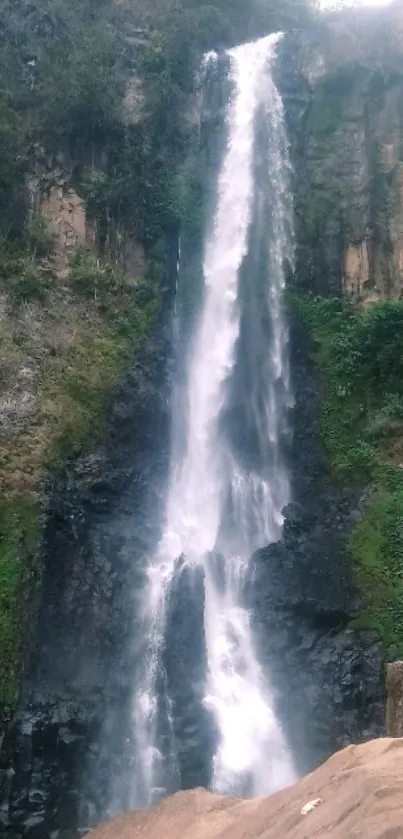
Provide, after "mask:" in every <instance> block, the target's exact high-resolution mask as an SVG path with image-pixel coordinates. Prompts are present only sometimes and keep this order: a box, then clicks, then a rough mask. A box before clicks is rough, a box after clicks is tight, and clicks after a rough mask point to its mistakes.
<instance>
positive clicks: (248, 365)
mask: <svg viewBox="0 0 403 839" xmlns="http://www.w3.org/2000/svg"><path fill="white" fill-rule="evenodd" d="M277 43H278V36H269V37H267V38H264V39H262V40H260V41H257V42H255V43H250V44H245V45H242V46H239V47H236V48H235V49H233V50H231V51H230V53H229V61H230V74H231V80H232V83H233V94H232V97H231V99H230V102H229V104H228V110H227V117H226V129H227V148H226V151H225V154H224V157H223V160H222V164H221V169H220V172H219V180H218V185H217V191H216V194H217V199H216V207H215V213H214V218H213V221H212V224H211V226H210V230H209V232H208V234H207V235H206V242H205V253H204V263H203V275H204V295H203V301H202V305H201V308H200V311H199V314H198V318H197V319H196V324H195V327H194V334H193V336H192V340H191V342H190V347H189V352H188V356H187V359H188V360H187V369H186V386H185V391H186V394H185V396H186V400H185V401H186V405H187V410H186V411H185V417H184V416H183V413H184V412H183V410H182V411H181V413H180V415H178V416H175V415H174V416H173V425H174V437H176V438H178V432H179V437H180V438H181V442H182V445H181V446H180V451H177V450H176V448H175V447H174V448H173V452H172V462H171V478H170V484H169V489H168V495H167V499H166V514H165V525H164V530H163V535H162V538H161V540H160V543H159V545H158V548H157V550H156V552H155V555H154V556H153V557H152V558H151V560H150V562H149V567H148V576H147V580H148V582H147V587H146V591H145V593H144V602H143V608H144V613H143V615H142V620H143V631H144V636H145V637H146V638H147V644H146V650H145V655H144V661H143V666H142V670H141V674H140V677H139V679H138V682H137V685H136V689H135V695H134V699H133V731H134V743H135V749H136V754H137V760H136V767H137V768H136V772H135V776H136V777H135V778H134V779H133V805H138V804H149V803H151V802H152V801H153V800H154V799H155V798H156V797H157V796H158V795H159V794H160V793H161V792H163V791H164V789H166V788H167V784H166V774H167V771H168V773H169V774H170V775H171V786H173V787H174V788H175V776H176V775H177V772H178V770H177V766H176V763H175V743H174V735H173V731H172V724H171V723H172V720H171V711H170V697H169V694H168V691H167V689H166V686H165V683H164V675H163V668H162V664H161V661H162V651H163V647H164V632H165V618H166V602H167V596H168V594H169V591H170V586H171V583H172V581H173V579H174V577H175V575H176V574H178V573H180V570H179V566H180V565H181V566H182V567H183V564H185V565H186V566H187V567H188V568H189V567H190V568H193V567H194V568H200V567H201V568H202V569H203V572H204V590H205V612H204V635H205V646H206V660H207V673H206V685H205V697H204V704H205V706H206V707H207V708H208V709H210V711H211V713H212V715H213V717H214V720H215V725H216V728H217V732H218V742H217V748H216V751H215V754H214V759H213V765H212V768H211V786H212V788H213V789H215V790H217V791H218V792H221V793H231V794H239V795H245V794H246V795H249V794H263V793H266V792H270V791H273V790H275V789H278V788H280V787H282V786H285V785H286V784H288V783H290V782H292V780H293V777H294V770H293V765H292V759H291V757H290V754H289V750H288V748H287V744H286V742H285V739H284V735H283V732H282V729H281V726H280V723H279V721H278V719H277V716H276V712H275V707H274V699H273V695H272V691H271V688H270V674H263V672H262V670H261V667H260V665H259V661H258V659H257V656H256V653H255V649H254V642H253V627H252V621H251V615H250V614H249V612H248V610H247V608H245V605H244V587H245V582H246V580H247V575H248V569H249V563H250V558H251V556H252V554H253V552H254V551H255V550H256V549H257V548H259V547H263V546H265V545H267V544H268V543H270V542H272V541H274V540H276V539H277V538H278V537H279V535H280V533H281V527H282V509H283V508H284V506H285V504H286V503H287V502H288V500H289V493H290V489H289V481H288V476H287V470H286V468H285V464H284V456H283V451H282V439H283V436H284V433H285V431H286V429H287V411H288V408H289V406H290V404H291V403H292V395H291V389H290V377H289V369H288V355H287V343H288V335H287V325H286V321H285V318H284V315H283V308H282V298H283V291H284V286H285V266H286V265H287V261H288V262H290V261H291V260H292V230H291V222H290V219H291V216H292V213H291V199H290V193H289V187H288V177H289V158H288V149H287V138H286V131H285V125H284V113H283V106H282V101H281V98H280V96H279V93H278V91H277V88H276V85H275V82H274V80H273V74H272V68H273V63H274V60H275V55H276V46H277ZM245 301H246V302H245ZM248 301H249V305H247V304H248ZM254 335H255V338H254ZM262 336H263V337H262ZM254 340H255V343H256V342H258V343H259V346H260V349H259V354H257V355H256V353H255V351H252V352H251V353H249V354H248V347H249V346H251V345H252V344H253V341H254ZM241 369H243V378H244V381H245V387H244V389H243V392H242V393H241V402H242V400H243V402H244V407H243V409H242V410H243V415H244V417H245V435H249V436H250V438H251V439H252V438H253V450H254V453H255V454H254V457H249V456H244V455H243V453H242V428H241V431H240V433H238V438H240V439H241V445H237V444H236V443H235V441H234V436H233V435H231V433H227V431H226V427H225V419H223V418H225V415H226V412H227V411H230V409H231V400H233V394H234V391H236V382H237V381H238V382H240V381H241V380H242V376H241V375H240V373H239V370H241ZM238 389H239V388H238ZM238 396H239V394H238ZM175 404H176V401H175V399H174V400H173V405H174V406H175ZM181 404H182V405H183V400H181ZM241 413H242V412H241ZM174 414H175V410H174ZM241 425H242V423H241ZM235 437H236V435H235ZM161 703H162V704H163V711H164V714H165V719H166V736H165V741H164V742H165V744H168V746H167V745H166V749H168V751H169V755H168V757H167V754H166V753H165V754H162V751H161V747H160V745H159V742H158V738H157V730H158V724H159V722H158V721H159V719H160V716H161ZM167 766H168V770H167Z"/></svg>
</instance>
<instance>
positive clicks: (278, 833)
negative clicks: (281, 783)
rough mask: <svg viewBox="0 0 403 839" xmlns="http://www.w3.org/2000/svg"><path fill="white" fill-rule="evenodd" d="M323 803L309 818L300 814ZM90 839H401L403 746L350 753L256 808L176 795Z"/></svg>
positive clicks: (372, 746)
mask: <svg viewBox="0 0 403 839" xmlns="http://www.w3.org/2000/svg"><path fill="white" fill-rule="evenodd" d="M315 799H321V803H319V804H318V805H317V806H316V807H315V808H314V809H312V810H311V811H310V812H309V813H308V814H307V815H302V813H301V810H302V808H303V807H304V806H305V805H306V804H308V803H309V802H311V801H312V800H315ZM90 836H91V839H137V837H141V839H317V838H318V837H326V839H403V739H401V740H390V739H381V740H374V741H372V742H370V743H366V744H364V745H362V746H349V747H348V748H346V749H344V750H343V751H341V752H338V753H337V754H336V755H334V756H333V757H332V758H331V759H330V760H329V761H327V763H325V764H324V765H323V766H321V767H320V768H319V769H317V770H316V771H315V772H313V773H312V774H311V775H308V776H307V777H306V778H303V780H301V781H299V782H298V783H297V784H296V785H295V786H293V787H291V788H290V789H288V790H284V791H282V792H279V793H276V794H275V795H273V796H271V797H269V798H260V799H255V800H253V801H239V800H235V799H229V798H222V797H220V796H215V795H213V794H212V793H209V792H206V791H205V790H194V791H192V792H181V793H178V794H177V795H175V796H173V797H172V798H168V799H165V800H164V801H162V802H161V803H160V804H159V805H158V806H157V807H156V808H155V809H154V810H152V811H149V812H144V811H142V812H137V813H131V814H128V815H125V816H122V817H120V818H118V819H117V820H116V821H113V822H110V823H109V824H106V825H104V826H103V827H100V828H98V830H95V831H94V832H93V833H91V834H90Z"/></svg>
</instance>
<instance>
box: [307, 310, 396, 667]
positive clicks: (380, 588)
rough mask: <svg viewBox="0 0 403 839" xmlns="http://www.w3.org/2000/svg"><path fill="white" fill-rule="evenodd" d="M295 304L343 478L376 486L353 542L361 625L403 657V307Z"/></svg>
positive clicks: (325, 437) (323, 429) (331, 455)
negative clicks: (310, 346)
mask: <svg viewBox="0 0 403 839" xmlns="http://www.w3.org/2000/svg"><path fill="white" fill-rule="evenodd" d="M292 304H293V305H294V306H295V308H296V310H297V311H298V313H299V315H300V316H301V317H302V319H303V321H304V322H305V324H306V325H307V326H308V329H309V331H310V333H311V335H312V337H313V340H314V360H315V363H316V365H317V367H318V369H319V370H320V372H321V374H322V382H323V391H324V393H323V407H322V416H321V422H320V434H321V439H322V442H323V445H324V448H325V450H326V453H327V455H328V459H329V464H330V466H331V469H332V471H333V473H334V474H335V476H336V477H338V478H339V479H340V480H343V481H347V482H349V483H350V484H356V485H357V486H360V485H361V486H365V485H371V487H372V488H373V490H374V493H373V500H372V501H371V502H370V503H369V505H368V507H367V509H366V512H365V516H364V518H363V520H362V521H361V522H360V523H359V524H358V525H357V527H356V528H355V530H354V532H353V534H352V536H351V539H350V550H351V553H352V556H353V557H354V560H355V569H356V579H357V584H358V587H359V590H360V591H361V593H362V595H363V597H364V600H365V602H366V604H367V606H366V609H365V611H364V612H363V613H362V614H361V615H360V616H359V618H358V619H357V620H356V621H354V624H355V625H356V626H359V627H365V628H368V627H371V628H375V629H377V630H378V632H379V634H380V637H381V639H382V642H383V644H384V647H385V649H386V650H387V651H388V655H389V656H390V657H391V658H394V657H395V656H396V655H400V656H401V655H403V303H402V302H400V301H393V302H382V303H379V304H376V305H374V306H372V307H371V308H369V309H367V310H364V309H363V308H362V307H361V306H360V305H359V303H358V302H352V301H348V300H341V299H338V298H337V299H327V298H320V297H311V296H308V295H297V296H295V297H294V296H293V298H292Z"/></svg>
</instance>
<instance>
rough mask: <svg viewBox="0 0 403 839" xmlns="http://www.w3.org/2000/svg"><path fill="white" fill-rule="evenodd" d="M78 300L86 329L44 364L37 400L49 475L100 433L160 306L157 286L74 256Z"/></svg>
mask: <svg viewBox="0 0 403 839" xmlns="http://www.w3.org/2000/svg"><path fill="white" fill-rule="evenodd" d="M70 276H71V282H72V287H73V289H74V290H75V292H76V294H78V295H79V299H81V298H82V296H84V297H90V298H92V301H93V304H92V308H91V323H90V324H89V323H88V321H87V319H86V318H85V317H84V318H83V319H82V322H81V324H78V327H79V330H80V331H79V335H78V336H77V337H78V340H77V339H76V340H75V342H74V343H73V344H72V345H71V346H70V347H68V348H67V349H66V351H65V352H63V353H59V354H58V355H57V356H56V357H50V358H48V360H47V363H46V364H45V366H44V368H43V372H42V377H41V393H42V399H43V401H44V403H45V404H46V410H47V412H48V415H49V416H50V417H51V418H52V425H53V426H54V428H55V434H54V437H53V441H52V444H51V446H50V448H49V451H48V454H47V464H48V467H49V468H51V469H53V470H54V469H55V468H57V467H58V466H60V465H63V464H64V463H65V462H66V460H67V459H69V458H71V457H76V456H77V455H79V454H82V453H83V452H84V451H86V450H87V449H88V448H89V447H90V446H91V444H93V443H94V440H96V439H97V437H99V436H100V435H101V433H102V431H103V430H104V427H105V423H106V417H107V408H108V405H109V402H110V395H111V392H113V388H114V387H116V386H117V385H118V384H119V382H120V381H122V378H123V376H124V373H125V372H126V370H127V369H128V368H129V366H130V362H131V360H132V358H133V355H134V353H135V351H136V350H138V349H139V347H140V346H141V344H142V342H143V341H144V340H145V339H146V338H147V337H148V336H149V334H150V330H151V327H152V325H153V323H154V320H155V317H156V314H157V312H158V306H159V294H158V286H157V284H156V283H155V284H153V283H151V281H150V280H149V281H148V282H147V283H145V282H143V283H136V284H133V282H131V281H130V280H129V279H128V278H126V277H125V276H124V274H123V273H122V272H121V271H120V270H119V269H118V268H116V267H114V266H111V265H110V264H108V263H103V264H101V265H100V264H99V263H98V262H97V261H96V260H95V259H94V257H93V256H92V255H91V254H90V253H88V252H86V251H84V250H78V251H77V252H76V254H75V255H74V258H73V259H72V264H71V274H70Z"/></svg>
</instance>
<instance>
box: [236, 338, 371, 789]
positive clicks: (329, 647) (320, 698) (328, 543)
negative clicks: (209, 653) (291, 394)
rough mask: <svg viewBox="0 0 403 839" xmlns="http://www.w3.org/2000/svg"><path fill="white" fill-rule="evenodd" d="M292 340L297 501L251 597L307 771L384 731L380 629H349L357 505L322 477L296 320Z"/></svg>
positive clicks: (315, 416)
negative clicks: (351, 546)
mask: <svg viewBox="0 0 403 839" xmlns="http://www.w3.org/2000/svg"><path fill="white" fill-rule="evenodd" d="M291 338H292V341H291V345H292V369H293V376H294V386H295V397H296V404H295V408H294V410H293V427H294V440H293V449H292V451H291V453H290V455H291V464H292V466H291V469H292V485H293V502H292V503H291V504H290V505H288V507H287V508H286V509H285V524H284V531H283V539H282V541H281V542H279V543H278V544H275V545H271V546H269V547H267V548H266V549H264V550H262V551H260V552H258V553H257V554H256V555H255V557H254V558H253V571H252V582H251V584H250V588H249V592H248V596H249V598H250V602H251V606H252V608H253V610H254V613H255V620H256V633H257V639H258V644H259V649H260V656H261V660H262V661H263V662H264V665H265V668H266V671H267V674H268V676H269V679H270V681H271V683H272V685H273V688H274V691H275V693H276V695H277V700H278V713H279V716H280V719H281V720H282V722H283V725H284V728H285V731H286V734H287V736H288V740H289V743H290V745H291V748H292V751H293V753H294V755H295V756H296V759H297V765H298V769H299V770H300V771H301V772H307V771H309V770H310V769H312V768H314V767H315V766H317V765H318V763H320V762H321V761H322V760H324V759H326V758H327V757H329V755H331V754H332V753H333V752H334V751H336V750H337V749H338V748H340V747H341V746H344V745H346V744H348V743H351V742H359V741H361V740H363V739H366V738H370V737H375V736H380V735H382V734H383V733H384V725H385V687H384V682H385V679H384V657H383V651H382V649H381V646H380V643H379V639H378V637H377V635H376V633H373V632H371V631H367V632H365V631H358V630H355V629H354V628H352V626H351V622H352V620H353V618H354V617H356V616H357V614H358V611H359V608H360V603H359V601H358V598H357V594H356V589H355V585H354V575H353V568H352V561H351V557H350V556H349V554H348V550H347V542H348V537H349V534H350V532H351V529H352V527H353V526H354V524H355V523H356V521H357V518H359V517H360V501H361V499H360V498H359V497H358V493H354V492H352V491H351V490H349V489H347V488H344V487H342V486H338V485H337V484H336V483H335V481H334V480H333V479H332V477H331V476H330V475H329V473H328V470H327V466H326V461H325V458H324V454H323V452H322V450H321V447H320V437H319V428H318V422H319V406H320V383H319V381H318V379H317V377H316V375H315V373H314V371H313V370H312V368H311V366H310V363H309V351H310V343H309V339H308V336H307V335H306V333H305V330H304V329H303V327H301V326H300V325H299V324H297V323H293V324H292V332H291Z"/></svg>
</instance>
